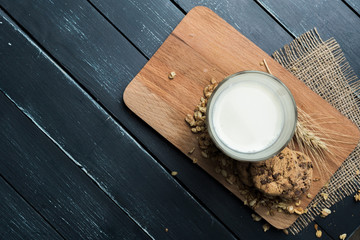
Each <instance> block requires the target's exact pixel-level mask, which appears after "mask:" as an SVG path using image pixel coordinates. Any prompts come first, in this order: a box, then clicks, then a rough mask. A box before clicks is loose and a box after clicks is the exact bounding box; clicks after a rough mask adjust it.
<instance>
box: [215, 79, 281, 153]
mask: <svg viewBox="0 0 360 240" xmlns="http://www.w3.org/2000/svg"><path fill="white" fill-rule="evenodd" d="M212 104H213V111H212V124H213V129H214V131H215V133H216V134H217V136H218V138H219V139H221V141H222V142H223V144H225V145H226V146H227V147H229V148H231V149H233V150H234V151H236V152H243V153H253V152H259V151H262V150H264V149H266V148H268V147H269V146H271V145H272V144H273V143H274V142H275V141H276V140H277V139H278V137H279V135H280V133H281V131H282V129H283V126H284V119H285V117H284V110H283V106H282V103H281V101H280V99H279V96H278V94H277V93H275V92H274V90H272V89H270V88H268V87H266V86H264V85H263V84H261V83H259V82H257V81H252V80H249V81H246V80H245V81H239V82H235V83H232V84H231V85H230V86H228V87H226V88H225V89H223V90H222V91H221V92H220V93H219V94H218V96H217V97H216V99H214V101H213V103H212Z"/></svg>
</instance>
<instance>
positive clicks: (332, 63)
mask: <svg viewBox="0 0 360 240" xmlns="http://www.w3.org/2000/svg"><path fill="white" fill-rule="evenodd" d="M273 57H274V59H275V60H276V61H278V62H279V63H280V64H281V65H282V66H284V67H285V68H286V69H287V70H289V71H290V72H292V73H293V74H294V75H295V76H296V77H297V78H298V79H300V80H301V81H303V82H304V83H305V84H306V85H307V86H308V87H309V88H311V89H312V90H313V91H314V92H315V93H317V94H318V95H320V96H321V97H322V98H324V99H325V100H326V101H328V102H329V103H330V104H331V105H332V106H334V107H335V108H336V109H338V110H339V111H340V112H341V113H342V114H343V115H345V116H346V117H348V118H349V119H350V120H351V121H353V122H354V123H355V124H356V125H357V126H358V127H360V110H359V105H358V104H359V98H358V97H357V96H356V95H355V92H356V91H357V90H358V89H359V87H360V81H357V80H358V79H357V77H356V75H355V74H354V73H353V71H352V70H351V68H350V65H349V63H348V62H347V61H346V59H345V57H344V54H343V53H342V51H341V49H340V46H339V44H338V43H337V42H336V41H335V39H333V38H331V39H329V40H327V41H323V40H322V39H321V37H320V36H319V34H318V32H317V31H316V29H314V30H311V31H309V32H307V33H304V34H303V35H301V36H300V37H298V38H297V39H295V40H294V41H293V42H291V43H290V44H289V45H286V46H284V48H282V49H281V50H278V51H276V52H275V53H274V54H273ZM359 163H360V144H358V145H357V147H356V148H355V150H354V151H353V152H352V153H351V154H350V155H349V157H348V158H347V159H346V160H345V162H344V163H343V164H342V165H341V167H340V168H339V169H338V171H337V172H336V173H335V174H334V175H333V176H332V177H331V179H330V182H329V184H328V187H327V188H323V189H321V191H320V192H325V193H328V194H329V198H328V200H326V201H324V200H323V198H322V197H321V196H320V194H318V195H317V196H316V197H315V198H314V200H313V201H312V202H311V203H310V205H309V207H308V212H307V214H303V215H301V216H300V217H299V218H298V219H297V220H296V222H295V223H294V224H293V225H292V226H291V227H290V228H289V231H290V232H292V233H293V234H296V233H298V232H300V231H301V230H302V229H303V228H305V227H306V226H307V225H308V224H309V223H310V222H312V221H313V220H314V217H315V216H317V215H319V213H320V212H321V210H322V209H323V208H324V207H327V208H329V207H331V206H332V205H334V204H335V203H336V202H338V201H340V200H342V199H343V198H344V197H346V196H349V195H351V194H353V193H354V192H355V191H357V190H358V189H359V188H360V175H356V170H357V169H360V166H359ZM315 203H316V207H313V205H314V204H315Z"/></svg>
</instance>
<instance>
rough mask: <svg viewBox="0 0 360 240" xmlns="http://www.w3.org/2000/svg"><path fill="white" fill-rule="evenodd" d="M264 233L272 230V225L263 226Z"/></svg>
mask: <svg viewBox="0 0 360 240" xmlns="http://www.w3.org/2000/svg"><path fill="white" fill-rule="evenodd" d="M262 228H263V230H264V232H267V231H268V230H269V229H270V225H269V224H268V223H265V224H264V225H263V226H262Z"/></svg>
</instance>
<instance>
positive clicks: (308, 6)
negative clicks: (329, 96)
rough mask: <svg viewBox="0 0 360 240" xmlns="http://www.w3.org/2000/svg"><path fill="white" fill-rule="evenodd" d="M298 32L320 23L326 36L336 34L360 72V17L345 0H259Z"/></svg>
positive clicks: (295, 32) (355, 67) (280, 19)
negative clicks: (343, 0)
mask: <svg viewBox="0 0 360 240" xmlns="http://www.w3.org/2000/svg"><path fill="white" fill-rule="evenodd" d="M259 2H260V3H261V4H262V5H263V7H264V8H265V9H267V10H268V11H269V12H270V13H271V14H272V15H273V16H274V17H276V18H277V19H278V21H279V22H280V23H281V24H283V26H285V27H286V28H287V29H288V30H289V31H290V32H292V33H294V35H295V36H299V35H300V34H302V33H304V32H306V31H308V30H310V29H312V28H314V27H316V28H317V29H318V31H319V34H320V36H321V37H322V38H323V39H328V38H330V37H334V38H335V39H336V41H337V42H338V43H339V44H340V47H341V49H342V50H343V52H344V54H345V57H346V58H347V60H348V61H349V63H350V65H351V66H352V68H353V70H354V71H355V73H356V74H357V75H360V55H359V49H360V41H359V39H360V18H359V17H358V16H357V15H356V14H355V13H354V12H353V11H351V10H350V9H349V8H348V7H347V6H346V5H345V4H344V3H343V2H342V1H341V0H334V1H326V0H320V1H316V4H314V1H312V0H300V1H296V2H295V1H285V2H284V1H281V0H270V1H269V0H259Z"/></svg>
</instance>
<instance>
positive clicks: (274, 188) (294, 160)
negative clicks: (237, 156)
mask: <svg viewBox="0 0 360 240" xmlns="http://www.w3.org/2000/svg"><path fill="white" fill-rule="evenodd" d="M236 167H237V174H238V176H239V179H240V181H242V183H243V184H244V185H246V186H248V187H254V188H256V189H257V190H259V191H260V192H262V193H263V194H264V195H266V196H268V197H280V198H284V199H293V200H296V199H299V198H300V197H301V196H302V195H303V194H304V193H305V192H306V191H307V190H309V188H310V185H311V179H312V174H313V165H312V162H311V160H310V158H309V157H308V156H306V155H304V154H303V153H301V152H297V151H292V150H290V149H289V148H285V149H284V150H283V151H281V152H280V153H279V154H277V155H276V156H275V157H273V158H270V159H268V160H266V161H262V162H256V163H243V162H237V163H236Z"/></svg>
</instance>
